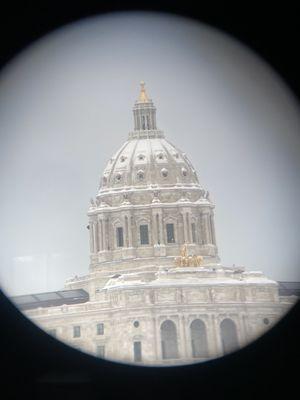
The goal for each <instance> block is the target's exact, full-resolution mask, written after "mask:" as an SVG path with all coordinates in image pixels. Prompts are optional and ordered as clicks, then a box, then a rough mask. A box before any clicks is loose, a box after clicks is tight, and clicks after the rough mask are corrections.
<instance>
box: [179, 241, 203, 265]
mask: <svg viewBox="0 0 300 400" xmlns="http://www.w3.org/2000/svg"><path fill="white" fill-rule="evenodd" d="M202 263H203V257H202V256H196V255H195V254H193V255H192V256H189V255H188V252H187V246H186V244H184V245H183V246H182V248H181V250H180V256H179V257H175V264H176V265H177V267H199V266H200V265H202Z"/></svg>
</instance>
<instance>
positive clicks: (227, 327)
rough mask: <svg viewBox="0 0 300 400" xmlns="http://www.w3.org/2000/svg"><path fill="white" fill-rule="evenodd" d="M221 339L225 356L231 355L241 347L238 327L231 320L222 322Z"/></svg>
mask: <svg viewBox="0 0 300 400" xmlns="http://www.w3.org/2000/svg"><path fill="white" fill-rule="evenodd" d="M220 328H221V339H222V346H223V352H224V354H226V353H230V352H232V351H234V350H236V349H238V347H239V342H238V337H237V330H236V325H235V323H234V322H233V321H232V319H230V318H225V319H223V321H222V322H221V325H220Z"/></svg>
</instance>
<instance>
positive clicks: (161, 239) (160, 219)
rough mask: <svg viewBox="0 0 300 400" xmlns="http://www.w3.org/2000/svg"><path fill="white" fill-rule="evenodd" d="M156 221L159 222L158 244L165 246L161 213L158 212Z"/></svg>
mask: <svg viewBox="0 0 300 400" xmlns="http://www.w3.org/2000/svg"><path fill="white" fill-rule="evenodd" d="M158 220H159V236H160V238H159V241H160V244H165V240H164V224H163V216H162V211H161V210H160V211H159V213H158Z"/></svg>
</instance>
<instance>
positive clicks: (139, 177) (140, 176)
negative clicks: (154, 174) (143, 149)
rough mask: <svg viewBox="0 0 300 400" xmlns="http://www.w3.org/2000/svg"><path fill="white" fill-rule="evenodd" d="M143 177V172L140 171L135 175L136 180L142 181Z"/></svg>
mask: <svg viewBox="0 0 300 400" xmlns="http://www.w3.org/2000/svg"><path fill="white" fill-rule="evenodd" d="M144 176H145V174H144V171H143V170H141V169H140V170H139V171H138V173H137V177H138V180H139V181H142V180H143V179H144Z"/></svg>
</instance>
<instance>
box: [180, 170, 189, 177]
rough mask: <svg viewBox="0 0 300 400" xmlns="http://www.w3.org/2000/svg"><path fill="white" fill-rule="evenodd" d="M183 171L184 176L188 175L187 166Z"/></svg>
mask: <svg viewBox="0 0 300 400" xmlns="http://www.w3.org/2000/svg"><path fill="white" fill-rule="evenodd" d="M181 173H182V175H183V176H187V174H188V172H187V169H186V168H181Z"/></svg>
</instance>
